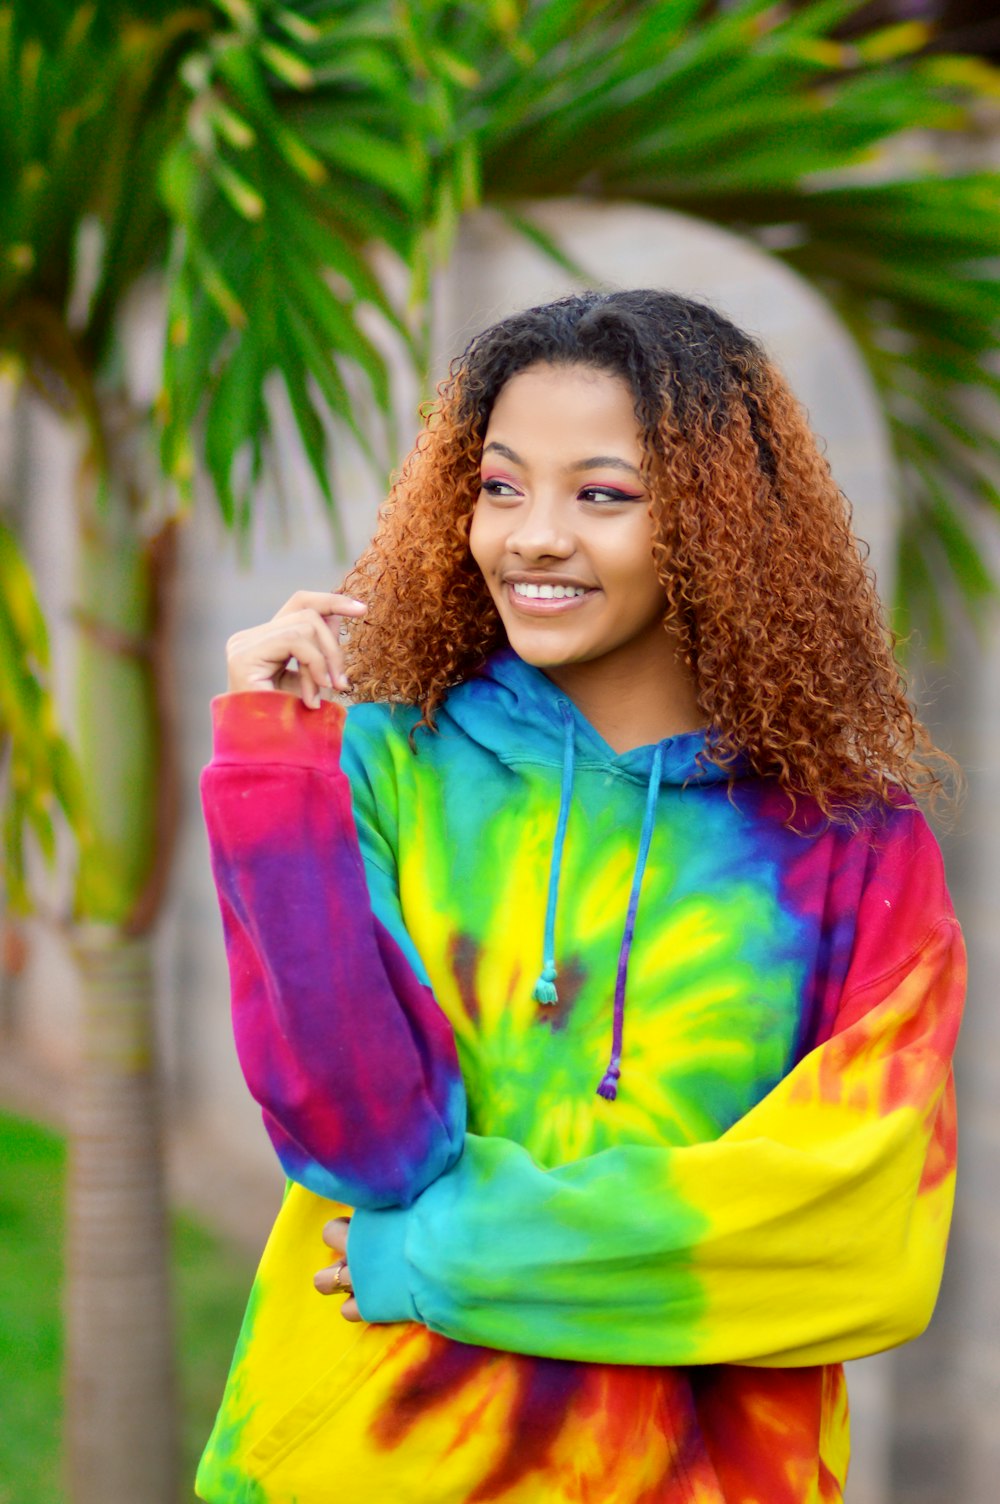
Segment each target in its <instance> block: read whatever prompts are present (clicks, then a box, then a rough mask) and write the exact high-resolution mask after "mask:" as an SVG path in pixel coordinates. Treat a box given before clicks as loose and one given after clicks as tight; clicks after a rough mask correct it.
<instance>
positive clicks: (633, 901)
mask: <svg viewBox="0 0 1000 1504" xmlns="http://www.w3.org/2000/svg"><path fill="white" fill-rule="evenodd" d="M662 772H663V743H662V742H658V743H657V746H656V750H655V751H654V753H653V766H652V768H651V769H650V772H649V788H648V790H647V792H646V813H645V815H644V816H643V821H642V835H641V837H640V838H639V854H638V856H637V857H636V861H635V876H634V877H633V878H632V892H631V893H630V895H629V900H628V912H627V914H626V916H625V933H624V934H623V935H622V943H621V948H620V950H619V952H618V975H617V977H616V978H615V1021H614V1029H613V1032H612V1036H611V1058H610V1060H609V1061H608V1068H607V1070H606V1071H605V1072H604V1075H603V1076H602V1077H601V1084H600V1086H599V1087H598V1088H597V1095H598V1096H599V1097H603V1098H604V1100H605V1101H606V1102H613V1101H614V1100H615V1098H616V1097H617V1095H618V1081H619V1078H620V1076H621V1073H622V1068H621V1067H622V1030H623V1028H624V1024H625V983H626V981H627V980H628V963H629V955H630V954H631V950H632V936H633V934H634V933H635V916H636V914H637V913H638V910H639V893H640V891H641V889H642V879H643V876H644V875H645V872H646V858H647V857H648V856H649V845H650V842H651V841H652V839H653V826H654V825H655V823H656V803H657V800H658V798H659V795H660V777H661V775H662Z"/></svg>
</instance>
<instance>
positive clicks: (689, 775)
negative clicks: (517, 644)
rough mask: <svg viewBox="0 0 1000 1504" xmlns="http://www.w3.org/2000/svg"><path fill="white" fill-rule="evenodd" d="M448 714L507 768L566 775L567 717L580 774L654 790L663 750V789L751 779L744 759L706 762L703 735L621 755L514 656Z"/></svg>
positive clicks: (495, 662)
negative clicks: (597, 772)
mask: <svg viewBox="0 0 1000 1504" xmlns="http://www.w3.org/2000/svg"><path fill="white" fill-rule="evenodd" d="M446 710H447V713H448V715H449V716H450V717H451V719H452V720H453V721H454V722H455V723H456V725H457V726H459V727H460V728H461V730H462V731H463V732H464V733H465V735H466V736H468V737H470V738H471V739H472V740H473V741H475V742H478V743H479V745H480V746H482V747H486V748H487V749H488V750H489V751H491V752H492V753H493V754H494V756H496V757H497V758H498V759H499V760H500V761H501V762H503V763H506V764H507V765H508V766H516V765H517V763H519V762H522V761H529V760H530V761H531V762H532V763H534V764H535V765H536V766H537V765H538V764H539V763H541V764H548V765H550V766H552V767H562V765H563V761H564V745H565V734H564V727H565V719H564V718H565V717H566V716H567V715H568V716H569V718H570V719H571V720H572V724H573V744H574V763H575V766H576V767H577V768H579V769H584V768H599V769H603V770H606V771H613V772H616V773H617V774H619V775H620V776H623V777H626V778H632V779H634V780H635V781H636V782H637V783H642V784H648V782H649V776H650V772H651V770H652V766H653V757H654V753H655V752H656V750H657V748H659V749H661V750H660V778H659V781H660V783H661V784H685V783H686V784H699V783H718V782H720V781H721V782H726V781H727V780H728V779H729V778H730V777H731V776H733V775H735V776H736V777H742V776H743V775H744V774H745V772H746V771H747V769H746V767H745V763H744V760H743V759H739V760H738V761H737V762H736V763H734V764H733V765H732V767H731V768H729V769H724V768H720V767H718V766H717V765H716V764H715V763H713V762H710V761H709V760H708V759H707V758H703V760H701V761H700V760H699V758H700V757H701V756H702V754H704V753H705V752H706V751H707V749H708V747H709V745H710V743H709V736H708V733H707V731H704V730H702V731H683V732H680V733H679V734H678V735H677V736H668V737H664V739H663V740H662V741H660V742H650V743H649V744H648V745H646V746H642V747H634V748H633V749H632V750H631V751H629V752H615V750H614V748H613V747H610V746H609V745H608V743H607V742H606V741H605V740H604V738H603V737H602V736H601V735H600V734H599V733H598V732H597V731H595V729H594V727H593V726H592V725H591V724H590V722H589V721H588V720H587V719H586V717H585V716H584V715H582V714H581V713H580V711H579V710H577V708H576V706H575V705H574V704H573V702H572V701H571V700H570V699H569V697H568V695H565V694H564V693H563V692H562V690H561V689H559V688H558V687H557V686H556V685H555V684H553V682H552V680H551V679H550V678H549V677H548V676H547V674H545V673H543V672H542V670H541V669H538V668H532V666H531V665H530V664H529V663H525V662H524V661H523V659H521V658H519V657H518V656H517V654H516V653H515V652H514V651H513V650H512V649H511V648H503V649H501V651H500V652H498V653H494V654H493V655H492V656H491V657H490V658H488V659H487V661H486V663H485V664H484V665H483V667H482V668H481V669H480V671H479V673H478V674H476V675H475V676H474V677H473V678H471V679H467V680H466V681H465V682H464V683H463V684H460V685H458V686H457V687H456V688H455V689H453V690H452V691H451V692H450V693H449V695H448V698H447V701H446Z"/></svg>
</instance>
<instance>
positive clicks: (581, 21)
mask: <svg viewBox="0 0 1000 1504" xmlns="http://www.w3.org/2000/svg"><path fill="white" fill-rule="evenodd" d="M861 9H862V4H861V0H819V3H811V4H806V5H802V6H799V7H797V8H795V9H790V8H781V7H774V6H772V5H770V4H768V3H766V0H737V3H734V4H731V5H727V6H726V7H725V8H721V7H716V6H707V5H705V4H702V3H697V0H636V3H633V4H628V5H626V4H594V3H591V0H546V3H539V4H528V5H527V6H526V7H525V14H524V23H523V27H522V30H521V37H522V39H523V40H524V42H525V43H526V44H527V46H528V47H530V48H531V49H532V53H533V57H532V62H531V65H530V66H524V65H523V63H522V62H521V61H520V60H519V59H518V58H517V57H515V56H514V55H513V54H512V53H511V52H509V51H508V52H496V51H495V52H494V53H493V54H492V56H491V57H490V59H489V62H488V65H487V66H485V67H484V69H483V79H482V84H481V86H480V87H479V88H478V89H476V90H474V91H472V92H471V94H470V96H469V98H468V101H467V107H466V111H465V113H464V114H463V116H462V117H461V122H460V128H461V129H464V130H467V131H468V132H470V133H471V134H473V135H474V137H475V139H476V141H477V144H478V149H479V152H480V154H481V158H482V169H481V170H482V181H483V194H484V197H485V198H486V199H487V200H488V201H492V202H494V203H495V204H497V205H498V206H500V207H506V208H507V210H508V212H514V213H516V212H517V206H518V205H519V204H521V203H523V202H524V201H525V200H530V199H532V198H544V197H548V196H553V195H566V194H576V195H580V196H584V197H591V198H597V199H608V200H615V199H631V200H637V201H640V202H646V203H650V204H655V205H661V206H663V207H666V208H673V209H678V210H682V211H686V212H688V213H691V214H694V215H698V216H700V217H702V218H704V219H707V220H710V221H714V222H715V223H717V224H720V225H722V226H724V227H726V228H728V229H730V230H734V231H736V232H737V233H741V234H745V235H749V236H751V237H753V238H756V239H757V240H758V241H759V242H760V244H762V245H763V246H764V247H765V248H766V249H768V250H771V251H772V252H773V254H775V255H776V256H778V257H779V258H780V259H782V260H784V261H786V262H787V263H788V264H789V265H790V266H792V267H794V268H795V269H796V270H797V271H798V272H800V273H801V274H802V275H803V276H805V277H807V278H808V279H809V280H810V281H811V282H812V283H813V284H814V285H815V286H816V287H817V288H818V289H819V290H820V291H821V292H822V293H823V294H824V295H825V296H826V297H827V298H828V300H829V301H830V302H831V303H832V304H833V306H834V307H835V308H836V310H837V311H838V312H839V314H840V315H841V317H842V318H843V319H844V321H845V322H846V324H847V325H848V327H849V328H850V330H851V331H852V333H853V334H854V336H855V338H856V340H857V342H858V345H859V348H860V350H861V353H862V354H863V356H864V358H865V359H866V361H867V362H868V364H869V366H870V368H871V371H872V375H873V377H874V379H875V383H876V386H877V390H878V392H879V395H880V398H881V401H882V404H883V408H884V412H885V415H886V419H887V422H888V426H889V431H890V433H891V435H892V440H893V445H894V450H895V455H896V460H897V475H898V481H899V501H900V507H901V513H902V519H903V522H902V531H901V534H900V545H899V546H900V568H899V571H898V580H899V594H900V608H901V609H902V608H903V605H904V602H903V597H904V596H907V593H908V592H909V598H908V600H907V601H906V602H905V610H906V613H907V617H908V619H909V620H911V621H917V622H922V624H923V625H924V626H925V627H926V628H927V629H928V633H929V635H930V636H931V637H932V638H934V639H936V640H938V641H940V640H943V639H942V633H943V631H944V627H943V625H942V623H944V622H946V621H947V619H948V617H949V612H950V610H951V604H953V603H954V601H955V600H958V601H960V602H963V603H964V605H965V608H966V609H967V610H968V611H969V612H971V614H972V615H973V616H974V617H975V616H979V615H981V613H982V608H983V606H984V605H985V604H986V603H987V602H988V601H990V600H992V599H993V598H994V597H995V596H996V595H997V593H998V590H997V582H996V581H995V580H994V579H993V577H992V575H990V574H989V572H988V570H987V569H986V567H985V565H983V564H982V562H981V553H980V552H978V551H977V549H976V546H975V541H974V540H976V539H977V538H979V537H981V536H982V522H983V518H984V516H991V517H993V518H994V519H995V516H996V513H997V510H998V506H997V468H996V462H997V456H996V446H995V440H994V437H993V436H994V435H995V433H996V432H997V420H998V417H1000V412H998V405H1000V385H998V383H997V379H996V376H995V374H993V367H992V366H991V359H992V358H993V356H994V353H995V351H996V349H997V347H998V345H1000V283H998V281H997V277H996V257H997V252H998V247H1000V174H997V173H995V172H977V173H968V172H956V171H954V170H953V169H952V170H949V167H948V159H947V157H946V155H945V154H944V152H943V151H942V150H940V149H939V145H938V143H940V142H941V141H942V140H947V137H948V133H954V132H956V131H961V130H963V129H967V128H970V127H973V126H974V125H975V124H976V121H977V118H978V115H979V114H980V113H981V111H982V110H983V108H984V107H992V108H994V109H995V108H996V102H997V100H998V99H1000V71H998V70H996V69H994V68H992V67H990V65H989V64H987V63H985V62H983V61H982V60H980V59H971V58H962V57H950V56H944V55H938V54H930V53H928V52H926V51H925V50H924V49H925V46H926V44H927V42H928V40H929V36H930V34H929V31H928V28H927V27H925V26H920V25H915V24H911V23H908V24H907V25H905V26H892V27H876V28H873V29H870V30H868V31H864V30H860V31H859V27H860V26H861V25H862V19H863V18H861V17H859V16H858V12H860V11H861ZM852 17H854V18H855V20H854V22H853V25H852V27H851V30H852V35H851V37H850V40H844V27H845V23H847V22H850V21H851V18H852ZM476 25H477V21H476V19H475V18H474V17H466V19H465V24H464V34H463V35H462V37H461V38H460V41H461V43H462V45H464V46H465V47H466V49H467V50H468V51H469V52H470V53H472V54H475V53H476V51H477V48H478V47H479V43H478V42H477V41H476V39H475V28H476ZM917 132H919V133H920V137H919V139H920V140H922V141H925V142H926V143H927V146H926V151H925V156H924V159H923V160H919V159H918V160H917V162H916V165H910V164H911V163H912V160H913V158H912V153H909V154H908V155H907V156H906V157H900V158H899V160H898V161H896V162H894V158H893V151H894V149H895V148H896V146H897V143H899V142H900V141H901V140H904V139H911V138H912V136H913V133H917ZM973 395H974V396H975V400H974V401H973V400H970V399H971V398H972V397H973ZM956 425H958V426H959V427H960V428H961V433H957V432H956ZM974 558H975V560H976V561H977V562H975V563H974V562H973V559H974ZM914 592H915V593H914Z"/></svg>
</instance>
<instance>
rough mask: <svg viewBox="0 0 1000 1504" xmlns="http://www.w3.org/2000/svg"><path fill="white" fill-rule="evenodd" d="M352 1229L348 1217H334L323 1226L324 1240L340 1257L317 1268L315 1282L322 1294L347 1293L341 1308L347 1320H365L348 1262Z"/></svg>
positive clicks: (341, 1312) (342, 1314)
mask: <svg viewBox="0 0 1000 1504" xmlns="http://www.w3.org/2000/svg"><path fill="white" fill-rule="evenodd" d="M350 1230H351V1224H350V1221H349V1220H348V1218H347V1217H334V1218H333V1220H332V1221H331V1222H328V1223H327V1224H326V1226H325V1227H324V1228H323V1242H324V1243H325V1244H326V1246H327V1247H328V1248H332V1249H333V1251H334V1253H336V1254H338V1255H339V1257H338V1258H337V1259H335V1260H334V1262H333V1263H332V1264H328V1265H327V1267H326V1268H325V1269H319V1270H317V1272H316V1273H315V1274H314V1275H313V1284H314V1285H315V1286H316V1289H317V1290H318V1291H319V1293H320V1294H321V1295H346V1296H347V1299H346V1300H345V1301H344V1304H343V1305H342V1306H341V1308H340V1314H341V1316H343V1318H344V1320H345V1321H363V1320H364V1317H363V1316H362V1314H361V1312H360V1311H359V1310H358V1303H357V1301H356V1300H355V1298H354V1286H353V1284H352V1282H351V1271H350V1269H349V1268H348V1264H347V1235H348V1233H349V1232H350Z"/></svg>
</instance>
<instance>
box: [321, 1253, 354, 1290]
mask: <svg viewBox="0 0 1000 1504" xmlns="http://www.w3.org/2000/svg"><path fill="white" fill-rule="evenodd" d="M313 1284H314V1285H315V1286H316V1289H317V1290H318V1291H319V1293H320V1294H321V1295H353V1294H354V1286H353V1285H352V1284H351V1271H350V1269H348V1267H347V1260H346V1259H337V1260H336V1261H335V1262H334V1263H332V1264H327V1266H326V1268H325V1269H317V1271H316V1273H315V1274H314V1275H313Z"/></svg>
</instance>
